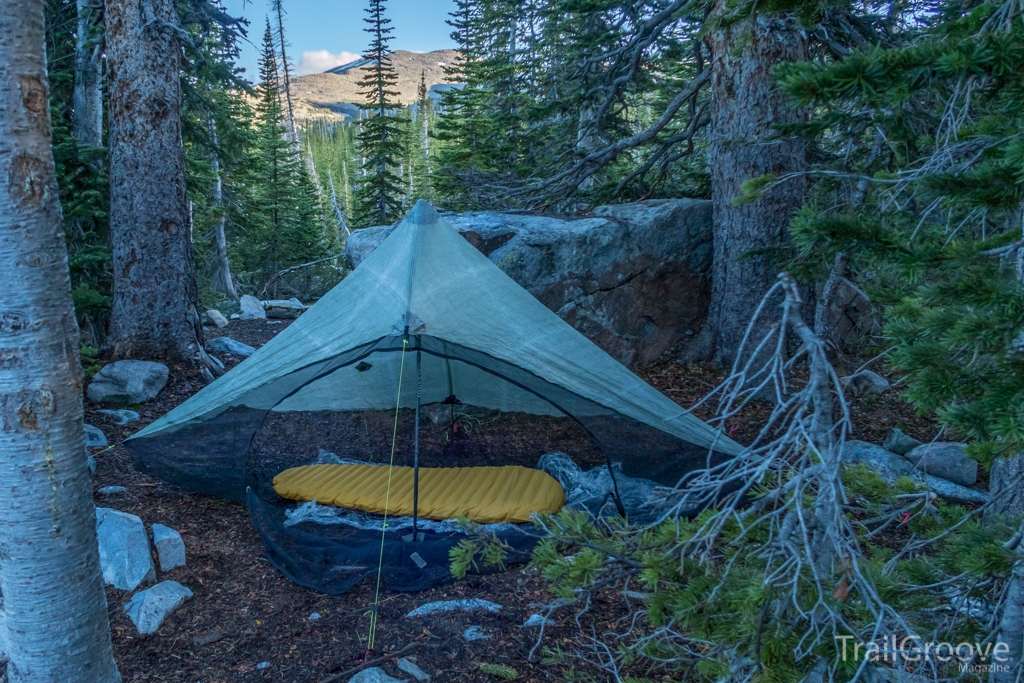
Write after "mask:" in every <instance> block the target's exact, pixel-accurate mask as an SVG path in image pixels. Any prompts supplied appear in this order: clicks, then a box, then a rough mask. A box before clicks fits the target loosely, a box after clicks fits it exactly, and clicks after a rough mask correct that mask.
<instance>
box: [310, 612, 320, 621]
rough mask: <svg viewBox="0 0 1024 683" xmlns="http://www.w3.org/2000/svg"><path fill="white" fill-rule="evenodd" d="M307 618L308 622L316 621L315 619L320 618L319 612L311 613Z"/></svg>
mask: <svg viewBox="0 0 1024 683" xmlns="http://www.w3.org/2000/svg"><path fill="white" fill-rule="evenodd" d="M308 618H309V620H310V621H316V620H317V619H319V618H320V613H319V612H313V613H312V614H310V615H309V617H308Z"/></svg>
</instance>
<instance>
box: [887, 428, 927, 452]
mask: <svg viewBox="0 0 1024 683" xmlns="http://www.w3.org/2000/svg"><path fill="white" fill-rule="evenodd" d="M920 445H921V442H920V441H918V440H917V439H915V438H914V437H912V436H907V435H906V434H904V433H903V431H902V430H900V428H899V427H893V428H892V429H890V430H889V435H888V436H886V437H885V441H883V442H882V448H884V449H885V450H887V451H891V452H893V453H895V454H896V455H906V454H907V453H909V452H910V451H912V450H914V449H915V448H917V447H918V446H920Z"/></svg>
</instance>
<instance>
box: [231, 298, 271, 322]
mask: <svg viewBox="0 0 1024 683" xmlns="http://www.w3.org/2000/svg"><path fill="white" fill-rule="evenodd" d="M238 304H239V306H241V308H242V313H241V314H240V315H239V316H238V317H239V319H240V320H265V319H266V317H267V312H266V311H265V310H264V309H263V304H261V303H260V300H259V299H257V298H256V297H254V296H252V295H251V294H243V295H242V298H241V299H239V300H238Z"/></svg>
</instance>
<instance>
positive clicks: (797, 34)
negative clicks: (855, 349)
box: [705, 0, 808, 364]
mask: <svg viewBox="0 0 1024 683" xmlns="http://www.w3.org/2000/svg"><path fill="white" fill-rule="evenodd" d="M726 8H727V3H726V1H725V0H718V2H717V3H716V7H715V11H714V13H713V17H714V18H713V19H712V21H714V22H715V23H714V25H713V26H714V27H713V29H712V30H711V32H710V33H709V36H708V44H709V47H710V48H711V54H712V61H711V95H712V98H713V107H712V114H711V127H712V139H711V150H710V155H709V157H710V159H711V162H710V166H711V178H712V202H713V207H714V208H713V212H714V267H713V276H712V300H711V310H710V311H709V316H708V324H707V325H706V328H707V329H708V332H706V333H705V334H706V335H710V336H711V339H710V340H709V341H713V344H714V350H715V356H714V357H715V359H716V360H717V362H719V363H722V364H729V363H731V362H732V361H733V360H734V359H735V356H736V351H737V349H738V347H739V345H740V342H741V340H742V339H743V334H744V332H745V331H746V327H747V324H748V323H749V322H750V319H751V317H752V316H753V313H754V311H755V310H756V308H757V306H758V304H759V303H760V302H761V298H762V297H763V296H764V294H765V292H767V291H768V289H769V288H771V286H772V285H773V284H774V283H775V279H776V276H777V275H778V271H779V268H778V266H777V264H776V263H775V262H774V260H773V258H772V255H771V254H770V253H752V252H763V250H773V249H775V248H777V247H779V246H781V245H782V244H783V242H784V237H785V234H786V230H787V227H788V225H789V221H790V219H791V218H792V216H793V213H794V211H795V210H796V209H797V208H798V207H799V206H800V204H801V202H802V201H803V198H804V191H805V187H806V181H805V180H804V179H803V178H802V177H799V178H796V179H792V180H787V181H786V182H784V183H781V184H779V185H778V186H776V187H774V188H772V189H770V190H768V191H767V192H765V194H764V196H763V197H762V198H761V199H760V200H758V201H756V202H751V203H748V204H744V205H741V206H733V203H732V200H733V198H734V197H736V196H738V195H739V194H740V191H741V190H740V185H741V184H742V183H743V182H744V181H747V180H751V179H753V178H758V177H760V176H763V175H765V174H768V173H771V174H774V175H776V176H780V177H781V176H784V175H786V174H789V173H799V172H802V171H804V170H805V168H806V159H805V156H806V152H805V150H806V142H805V141H803V140H800V139H795V138H782V137H778V136H777V135H776V133H775V131H774V126H775V125H776V124H780V123H791V122H795V121H798V120H800V119H801V117H802V116H803V113H802V112H799V111H795V110H793V109H792V108H790V107H789V106H788V105H787V102H786V97H785V95H784V94H783V93H782V92H780V91H779V90H778V89H777V88H776V86H775V83H774V81H773V79H772V75H771V73H772V68H773V67H774V66H775V65H776V64H779V63H781V62H790V61H798V60H801V59H806V58H807V56H808V52H807V36H806V34H805V33H804V31H803V30H802V29H801V28H800V26H799V24H798V22H797V21H796V19H795V18H793V17H791V16H779V15H773V14H767V13H764V14H760V13H759V14H756V15H754V16H753V17H752V18H749V19H745V20H742V21H736V22H732V23H730V22H729V21H728V20H725V21H723V18H725V17H726V12H727V9H726ZM766 310H771V311H773V312H775V311H780V310H781V308H780V307H778V306H772V307H769V308H768V309H766ZM763 317H764V320H765V325H770V324H771V319H770V317H769V316H763ZM762 332H763V330H755V335H754V336H755V338H756V337H760V336H761V333H762Z"/></svg>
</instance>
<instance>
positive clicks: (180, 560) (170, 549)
mask: <svg viewBox="0 0 1024 683" xmlns="http://www.w3.org/2000/svg"><path fill="white" fill-rule="evenodd" d="M153 545H154V546H155V547H156V555H157V557H158V558H159V560H160V571H162V572H169V571H171V570H172V569H174V568H176V567H184V566H185V542H184V541H183V540H181V534H179V533H178V532H177V531H175V530H174V529H172V528H171V527H169V526H164V525H163V524H154V525H153Z"/></svg>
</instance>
